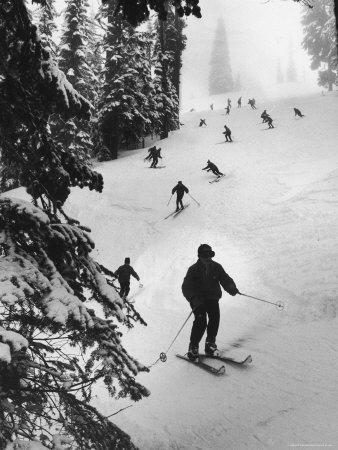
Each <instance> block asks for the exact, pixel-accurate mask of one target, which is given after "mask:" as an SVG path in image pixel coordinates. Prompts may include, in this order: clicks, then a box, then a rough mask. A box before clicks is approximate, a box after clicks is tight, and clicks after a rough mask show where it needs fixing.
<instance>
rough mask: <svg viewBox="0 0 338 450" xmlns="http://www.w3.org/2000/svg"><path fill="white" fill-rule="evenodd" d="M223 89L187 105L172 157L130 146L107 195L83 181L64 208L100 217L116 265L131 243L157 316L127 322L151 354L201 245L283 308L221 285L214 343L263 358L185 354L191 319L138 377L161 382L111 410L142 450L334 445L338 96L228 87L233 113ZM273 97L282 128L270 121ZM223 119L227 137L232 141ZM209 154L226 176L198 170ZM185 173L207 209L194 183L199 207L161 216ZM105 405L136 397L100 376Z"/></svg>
mask: <svg viewBox="0 0 338 450" xmlns="http://www.w3.org/2000/svg"><path fill="white" fill-rule="evenodd" d="M227 97H228V95H224V96H221V97H219V98H218V100H217V101H216V102H215V108H216V109H214V110H213V111H211V110H210V109H209V104H210V103H211V101H210V102H206V103H205V105H204V107H203V109H204V110H197V107H196V108H195V111H192V112H187V113H185V115H184V116H182V118H181V122H183V123H184V125H183V126H182V127H181V129H180V130H178V131H176V132H173V133H171V135H170V136H169V138H168V139H165V140H162V141H160V142H158V143H157V145H158V146H160V147H161V148H162V155H163V159H162V160H160V165H165V166H166V167H165V168H163V169H157V170H151V169H149V168H148V166H149V164H148V163H145V162H144V161H143V158H144V157H145V156H146V155H147V149H143V150H136V151H131V152H127V153H124V154H123V155H121V156H123V157H121V158H120V159H118V160H117V161H112V162H107V163H102V164H100V165H99V166H98V170H99V171H100V172H101V173H102V174H103V176H104V180H105V188H104V192H103V193H102V194H98V193H95V192H88V191H86V190H80V189H78V190H74V191H73V193H72V196H71V198H70V200H69V202H68V203H67V205H68V211H69V213H70V214H71V215H73V216H74V217H76V218H78V219H79V220H80V221H81V223H83V224H84V225H88V226H90V227H91V228H92V238H93V240H94V242H95V243H96V249H95V250H94V255H95V256H96V258H97V259H98V261H99V262H101V263H103V264H105V265H106V266H108V267H109V268H111V269H113V270H116V269H117V267H118V266H119V265H120V264H122V263H123V260H124V257H125V256H129V257H130V258H131V264H132V266H133V267H134V269H135V270H136V271H137V272H138V274H139V275H140V277H141V282H142V283H144V288H143V289H141V290H140V291H137V289H138V286H137V282H136V281H135V280H133V279H132V291H131V294H130V295H131V296H132V295H133V294H135V296H134V300H135V304H136V307H137V309H138V310H139V311H140V313H141V314H142V316H143V318H144V319H145V320H146V322H147V323H148V326H147V327H146V328H144V327H142V326H137V327H135V328H134V329H133V330H132V331H129V332H128V331H125V335H124V343H125V345H126V346H127V348H128V350H129V351H130V352H131V354H133V355H134V356H136V357H137V358H138V359H139V360H140V361H141V362H143V363H145V364H149V365H150V364H152V363H154V362H155V361H156V360H157V358H158V356H159V354H160V352H166V351H167V349H168V347H169V345H170V343H171V341H172V339H173V338H174V336H175V335H176V333H177V331H178V330H179V328H180V327H181V325H182V324H183V322H184V321H185V319H186V318H187V316H188V314H189V312H190V307H189V304H188V303H187V301H186V300H185V299H184V298H183V296H182V293H181V284H182V281H183V278H184V276H185V274H186V271H187V269H188V267H189V266H190V265H191V264H193V263H194V262H195V261H196V259H197V247H198V246H199V245H200V244H201V243H208V244H210V245H211V246H212V247H213V249H214V250H215V252H216V256H215V258H214V259H215V261H217V262H219V263H221V264H222V265H223V266H224V268H225V270H226V272H227V273H228V274H229V275H230V276H231V277H232V278H233V279H234V280H235V282H236V284H237V287H238V288H239V290H240V291H241V292H242V293H246V294H249V295H253V296H256V297H260V298H263V299H266V300H268V301H272V302H277V301H283V302H284V304H285V308H284V310H283V311H280V310H278V308H276V307H274V306H273V305H269V304H266V303H262V302H258V301H255V300H252V299H248V298H245V297H243V296H239V295H237V296H235V297H230V296H229V295H228V294H226V293H224V295H223V298H222V299H221V301H220V306H221V326H220V330H219V334H218V340H217V344H218V347H219V348H220V349H222V350H226V349H228V350H231V353H232V354H237V355H240V356H242V355H247V354H251V355H252V357H253V363H252V364H251V365H249V366H247V367H235V366H233V365H230V364H227V365H226V374H225V375H224V376H220V377H216V376H214V375H211V374H209V373H206V372H204V371H202V370H201V369H199V368H197V367H195V366H194V365H192V364H190V363H188V362H185V361H183V360H180V359H178V358H176V357H175V353H182V354H184V353H186V351H187V347H188V342H189V334H190V328H191V323H192V320H191V319H190V321H189V322H188V324H187V325H186V326H185V328H184V329H183V331H182V332H181V334H180V335H179V337H178V338H177V340H176V341H175V343H174V345H173V346H172V348H171V349H170V350H169V351H168V353H167V356H168V360H167V362H165V363H162V362H157V363H156V364H155V365H154V366H153V367H152V369H151V371H150V373H149V374H141V375H139V376H138V380H139V381H140V382H142V383H143V384H145V385H146V386H147V387H148V388H149V389H150V390H151V393H152V395H151V396H150V397H149V398H147V399H144V400H142V401H140V402H138V403H135V404H133V406H132V407H130V408H127V409H125V410H124V411H122V412H120V413H119V414H117V415H114V416H113V417H112V420H113V421H114V422H115V423H116V424H117V425H119V426H120V427H121V428H122V429H123V430H125V431H126V432H127V433H129V434H130V435H131V437H132V439H133V441H134V443H135V444H136V445H137V446H138V447H139V448H141V449H146V450H151V449H236V450H237V449H262V448H273V449H282V448H287V447H292V446H303V445H304V446H305V445H309V446H312V447H323V446H332V447H338V426H337V424H338V406H337V399H338V381H337V373H338V358H337V341H338V319H337V285H338V283H337V281H338V272H337V261H338V258H337V255H338V248H337V241H338V238H337V236H338V235H337V217H338V216H337V212H338V164H337V163H338V149H337V142H338V126H337V116H338V98H337V94H336V93H332V94H331V95H325V96H322V95H320V94H317V95H313V96H308V97H304V96H303V97H294V98H288V99H285V98H284V99H280V100H275V101H274V102H270V103H268V102H266V103H263V102H262V101H260V99H259V98H257V99H256V103H257V107H258V109H257V110H256V111H255V110H252V109H251V108H249V105H247V99H245V98H243V106H242V108H241V109H237V105H236V100H237V98H232V104H233V108H232V110H231V113H230V115H229V116H225V110H224V107H225V106H226V99H227ZM212 101H215V99H212ZM293 107H297V108H299V109H300V110H301V111H302V112H303V114H305V117H304V118H302V119H300V118H295V117H294V112H293ZM264 109H267V112H268V113H269V114H270V115H271V117H272V118H273V119H274V125H275V127H276V128H275V129H273V130H268V129H267V125H266V124H262V123H261V119H260V114H261V113H262V111H263V110H264ZM201 118H204V119H206V123H207V126H206V127H198V124H199V121H200V119H201ZM225 123H226V124H227V125H228V126H229V127H230V128H231V130H232V133H233V139H234V142H233V143H224V135H223V134H222V131H223V126H224V124H225ZM208 159H210V160H211V161H212V162H214V163H215V164H216V165H217V166H218V167H219V169H220V170H221V171H222V172H224V173H225V174H226V176H225V177H224V178H222V179H221V181H220V182H219V183H213V184H209V181H210V180H212V179H213V177H214V176H213V175H212V174H211V173H206V172H205V171H203V172H202V171H201V169H202V167H205V165H206V161H207V160H208ZM178 180H182V181H183V183H184V184H185V185H186V186H187V187H188V188H189V189H190V194H191V195H192V196H193V197H194V199H196V200H197V201H198V202H199V203H200V206H198V205H197V204H196V202H195V201H194V200H193V199H192V198H191V197H189V196H185V199H184V200H185V202H186V203H189V204H190V206H189V208H188V209H186V210H185V211H183V213H181V214H180V215H178V216H177V217H176V218H172V217H170V218H168V219H167V220H163V218H164V217H165V216H167V215H168V214H169V212H170V211H172V210H173V209H174V207H175V201H174V199H172V200H171V202H170V204H169V206H167V202H168V201H169V198H170V195H171V189H172V188H173V187H174V186H175V185H176V183H177V181H178ZM95 253H96V254H95ZM203 345H204V341H202V343H201V346H202V350H203ZM213 364H214V365H216V366H217V365H218V364H219V363H216V362H213ZM95 404H96V406H98V407H99V409H100V410H101V411H102V412H103V413H104V414H107V415H109V414H112V413H114V412H115V411H117V410H119V409H120V408H123V407H127V406H129V405H130V404H131V402H130V401H127V400H123V401H122V400H121V401H116V400H112V399H111V398H109V396H108V395H107V394H106V392H105V391H104V389H103V388H102V389H101V388H99V389H98V391H97V397H96V401H95Z"/></svg>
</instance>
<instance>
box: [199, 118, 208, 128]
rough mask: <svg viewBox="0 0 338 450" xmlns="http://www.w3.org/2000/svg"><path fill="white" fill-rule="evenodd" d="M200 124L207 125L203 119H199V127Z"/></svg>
mask: <svg viewBox="0 0 338 450" xmlns="http://www.w3.org/2000/svg"><path fill="white" fill-rule="evenodd" d="M202 125H205V126H207V124H206V123H205V119H200V124H199V126H200V127H201V126H202Z"/></svg>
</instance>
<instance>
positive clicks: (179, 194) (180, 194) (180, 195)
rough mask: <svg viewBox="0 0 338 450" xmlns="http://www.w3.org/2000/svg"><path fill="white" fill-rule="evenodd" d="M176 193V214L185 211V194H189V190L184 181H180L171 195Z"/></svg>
mask: <svg viewBox="0 0 338 450" xmlns="http://www.w3.org/2000/svg"><path fill="white" fill-rule="evenodd" d="M175 192H176V194H177V197H176V212H177V211H179V210H180V209H183V208H184V206H183V201H182V199H183V196H184V194H185V193H187V194H188V193H189V189H188V188H187V187H186V186H184V184H183V183H182V181H178V182H177V184H176V186H175V187H174V188H173V189H172V191H171V193H172V195H174V194H175Z"/></svg>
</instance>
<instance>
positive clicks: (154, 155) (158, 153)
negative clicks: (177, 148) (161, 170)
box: [150, 148, 162, 169]
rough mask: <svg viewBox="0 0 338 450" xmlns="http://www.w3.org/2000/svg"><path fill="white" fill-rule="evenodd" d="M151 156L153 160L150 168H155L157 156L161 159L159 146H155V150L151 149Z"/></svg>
mask: <svg viewBox="0 0 338 450" xmlns="http://www.w3.org/2000/svg"><path fill="white" fill-rule="evenodd" d="M151 157H152V159H153V162H152V163H151V165H150V168H152V169H156V167H157V164H158V158H161V159H162V156H161V148H155V150H154V151H153V153H152V156H151Z"/></svg>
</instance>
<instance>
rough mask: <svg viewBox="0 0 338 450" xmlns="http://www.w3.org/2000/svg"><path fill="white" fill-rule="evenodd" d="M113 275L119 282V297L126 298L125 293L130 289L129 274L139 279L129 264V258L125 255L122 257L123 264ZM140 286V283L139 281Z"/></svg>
mask: <svg viewBox="0 0 338 450" xmlns="http://www.w3.org/2000/svg"><path fill="white" fill-rule="evenodd" d="M114 276H115V277H116V278H118V280H119V283H120V297H122V298H123V299H126V297H127V295H128V294H129V291H130V276H133V277H134V278H136V280H137V281H140V277H139V276H138V275H137V273H136V272H135V270H134V269H133V268H132V267H131V265H130V258H128V257H126V258H125V259H124V264H123V265H122V266H120V267H119V268H118V269H117V271H116V272H114ZM140 287H142V284H141V283H140Z"/></svg>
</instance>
